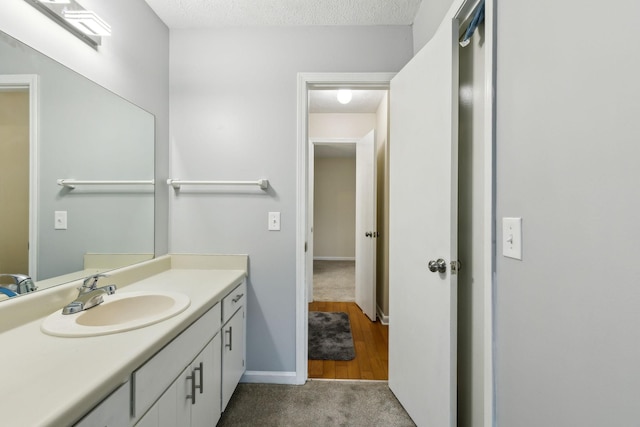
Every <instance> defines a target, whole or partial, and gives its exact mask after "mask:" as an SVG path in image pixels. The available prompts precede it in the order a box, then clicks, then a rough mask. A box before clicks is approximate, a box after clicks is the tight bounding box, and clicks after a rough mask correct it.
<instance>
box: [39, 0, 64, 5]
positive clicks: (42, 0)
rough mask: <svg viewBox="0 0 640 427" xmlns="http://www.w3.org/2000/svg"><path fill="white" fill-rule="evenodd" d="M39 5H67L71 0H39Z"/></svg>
mask: <svg viewBox="0 0 640 427" xmlns="http://www.w3.org/2000/svg"><path fill="white" fill-rule="evenodd" d="M40 3H50V4H69V3H71V0H40Z"/></svg>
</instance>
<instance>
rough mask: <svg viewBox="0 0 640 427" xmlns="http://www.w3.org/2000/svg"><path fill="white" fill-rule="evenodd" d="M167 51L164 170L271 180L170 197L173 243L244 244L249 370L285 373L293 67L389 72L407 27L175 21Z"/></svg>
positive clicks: (199, 247) (189, 248)
mask: <svg viewBox="0 0 640 427" xmlns="http://www.w3.org/2000/svg"><path fill="white" fill-rule="evenodd" d="M171 51H172V56H171V97H172V102H171V129H172V130H171V134H172V145H171V156H172V159H171V167H172V175H173V176H176V177H180V178H183V179H256V178H258V177H266V178H269V180H270V183H271V184H272V188H271V189H270V190H269V191H268V192H267V193H261V192H259V191H258V192H257V193H254V194H247V193H246V192H245V191H243V192H227V193H222V192H219V191H218V192H210V193H208V194H197V195H196V194H186V193H184V192H183V193H182V194H180V195H178V196H172V201H171V230H170V235H171V237H170V239H171V250H172V251H173V252H225V253H248V254H249V256H250V276H249V288H248V301H247V308H248V314H247V328H248V330H247V345H248V348H247V369H248V370H250V371H276V372H278V371H280V372H281V371H286V372H293V371H295V369H296V366H295V348H296V342H295V289H296V283H295V280H296V278H295V272H296V265H295V229H296V228H295V218H296V206H297V201H296V150H297V141H296V138H297V136H296V135H297V133H296V123H297V121H296V120H297V119H296V114H297V106H296V90H297V87H296V85H297V73H298V72H367V71H371V72H374V71H377V72H389V71H391V72H393V71H397V70H399V69H400V68H401V67H402V66H403V65H404V64H405V63H406V62H407V61H408V60H409V58H410V57H411V55H412V37H411V30H410V28H408V27H312V28H301V27H287V28H226V29H219V30H176V31H173V32H172V34H171ZM269 211H280V212H282V231H280V232H273V231H271V232H269V231H267V212H269Z"/></svg>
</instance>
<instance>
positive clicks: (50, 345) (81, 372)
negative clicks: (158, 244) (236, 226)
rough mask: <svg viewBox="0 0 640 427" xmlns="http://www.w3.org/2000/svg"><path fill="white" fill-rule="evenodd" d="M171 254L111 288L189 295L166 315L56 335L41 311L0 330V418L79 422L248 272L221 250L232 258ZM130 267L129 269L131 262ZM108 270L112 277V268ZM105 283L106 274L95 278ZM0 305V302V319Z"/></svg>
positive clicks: (18, 422) (241, 260)
mask: <svg viewBox="0 0 640 427" xmlns="http://www.w3.org/2000/svg"><path fill="white" fill-rule="evenodd" d="M169 257H170V259H171V261H170V263H167V262H166V259H165V260H164V262H165V265H170V268H169V269H165V270H164V271H161V272H157V273H155V274H153V275H150V276H148V277H144V278H141V279H139V280H136V281H135V282H133V283H131V284H128V285H124V286H121V285H118V288H119V289H118V291H117V292H128V291H137V290H164V291H178V292H182V293H184V294H186V295H188V296H189V298H190V299H191V304H190V305H189V307H188V308H187V309H186V310H185V311H183V312H182V313H180V314H178V315H176V316H174V317H172V318H169V319H167V320H164V321H162V322H160V323H156V324H153V325H149V326H146V327H143V328H140V329H135V330H132V331H128V332H121V333H116V334H112V335H103V336H96V337H84V338H61V337H54V336H49V335H46V334H44V333H43V332H41V330H40V324H41V323H42V320H43V318H44V317H42V316H40V317H38V318H35V319H32V320H30V321H28V322H26V323H24V324H21V325H19V326H17V327H15V328H12V329H9V330H7V331H5V332H3V333H2V334H0V362H1V363H2V367H3V368H2V371H3V372H2V375H1V376H0V378H1V382H0V392H1V393H0V394H1V395H2V398H0V424H2V425H7V426H63V425H71V424H73V423H74V422H76V421H78V420H79V419H80V418H81V417H82V416H83V415H84V414H85V413H87V412H88V411H89V410H91V408H92V407H93V406H94V405H95V404H97V403H99V402H100V401H101V400H102V399H103V398H105V397H106V396H107V395H108V394H109V393H111V392H112V391H113V390H115V389H116V388H117V387H118V386H119V385H121V384H123V383H124V382H126V381H127V380H128V379H129V377H130V375H131V373H132V372H133V371H134V370H136V369H137V368H138V367H139V366H140V365H142V364H143V363H144V362H145V361H147V360H148V359H149V358H150V357H151V356H153V355H154V354H155V353H156V352H157V351H159V350H160V349H161V348H162V347H164V346H165V345H166V344H167V343H169V342H170V341H171V340H172V339H173V338H175V337H176V336H177V335H179V334H180V332H182V331H183V330H184V329H185V328H186V327H188V326H189V325H190V324H191V323H193V322H194V321H195V320H197V319H198V318H199V317H200V316H202V315H203V314H204V313H205V312H206V311H207V310H208V309H209V308H211V307H213V306H214V305H215V304H216V303H217V302H219V301H220V300H221V299H222V298H223V297H224V296H225V295H226V294H227V293H228V292H230V291H231V290H232V289H233V288H234V287H235V286H236V285H238V284H239V283H240V282H241V281H242V280H243V279H244V278H245V277H246V275H247V269H246V265H247V262H246V259H247V257H246V256H242V255H241V256H237V258H233V259H232V258H230V257H228V256H227V257H225V259H226V261H229V260H230V259H231V260H232V262H224V263H222V264H216V263H215V262H213V263H211V262H209V261H208V258H205V256H193V257H190V256H184V255H182V256H169ZM212 257H213V256H212ZM158 261H161V260H153V261H149V262H148V263H146V264H148V265H151V264H152V263H154V262H158ZM143 264H145V263H143ZM129 271H130V272H131V271H133V272H134V273H135V267H134V268H133V269H129ZM111 274H112V275H113V277H114V278H115V277H117V271H116V272H112V273H111ZM138 274H140V273H138ZM116 282H117V281H116ZM110 283H112V280H110V278H105V279H102V280H101V284H110ZM3 304H8V303H7V302H5V303H3ZM63 305H64V304H63ZM59 308H60V309H61V308H62V305H61V306H60V307H59ZM2 310H3V309H2V306H1V305H0V319H2V318H3V317H4V314H5V313H3V311H2ZM52 311H55V310H52ZM45 317H46V316H45Z"/></svg>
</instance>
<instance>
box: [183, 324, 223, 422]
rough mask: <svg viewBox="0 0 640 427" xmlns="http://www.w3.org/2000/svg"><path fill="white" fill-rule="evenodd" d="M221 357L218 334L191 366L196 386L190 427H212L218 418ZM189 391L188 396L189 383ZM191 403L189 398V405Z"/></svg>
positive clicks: (191, 400) (190, 387)
mask: <svg viewBox="0 0 640 427" xmlns="http://www.w3.org/2000/svg"><path fill="white" fill-rule="evenodd" d="M221 357H222V356H221V353H220V334H218V335H216V336H215V337H214V338H213V340H211V342H210V343H209V344H208V345H207V346H206V347H205V348H204V350H202V352H201V353H200V354H199V355H198V357H196V359H195V360H194V361H193V363H192V364H191V368H192V371H193V372H194V376H195V381H196V383H195V384H196V386H197V389H196V395H195V403H193V404H192V405H191V427H205V426H210V427H213V426H215V425H216V424H217V422H218V419H219V418H220V412H221V411H220V376H221V372H220V369H221ZM189 389H190V390H189V395H190V393H191V391H192V386H191V381H189ZM192 402H193V399H191V398H189V403H192Z"/></svg>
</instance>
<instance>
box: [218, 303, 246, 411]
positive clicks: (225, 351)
mask: <svg viewBox="0 0 640 427" xmlns="http://www.w3.org/2000/svg"><path fill="white" fill-rule="evenodd" d="M244 330H245V319H244V307H242V308H240V310H238V311H237V312H236V314H234V315H233V317H232V318H231V320H229V321H228V322H227V323H226V324H225V325H224V326H223V328H222V341H223V342H222V410H223V411H224V409H225V408H226V407H227V403H229V399H231V395H232V394H233V392H234V390H235V389H236V386H237V385H238V382H239V381H240V378H241V377H242V374H244V369H245V368H244V354H245V337H244Z"/></svg>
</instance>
